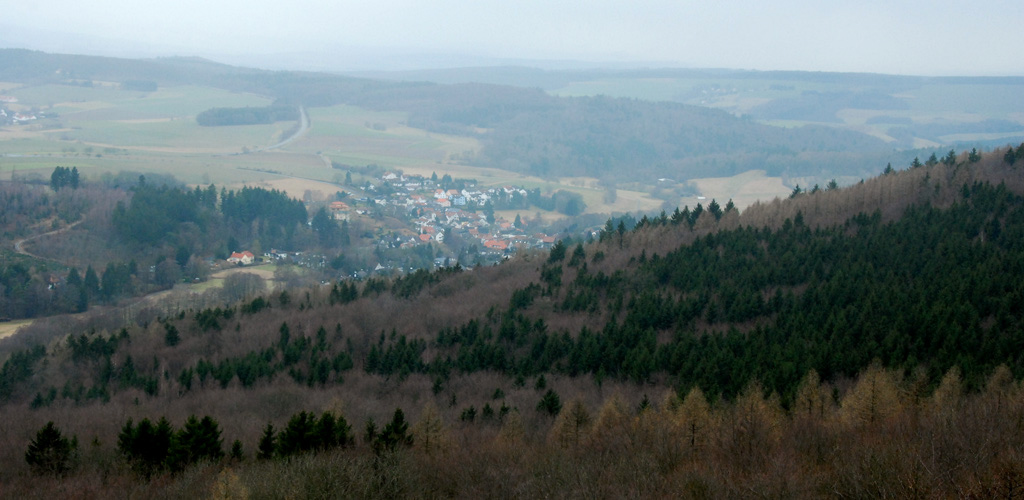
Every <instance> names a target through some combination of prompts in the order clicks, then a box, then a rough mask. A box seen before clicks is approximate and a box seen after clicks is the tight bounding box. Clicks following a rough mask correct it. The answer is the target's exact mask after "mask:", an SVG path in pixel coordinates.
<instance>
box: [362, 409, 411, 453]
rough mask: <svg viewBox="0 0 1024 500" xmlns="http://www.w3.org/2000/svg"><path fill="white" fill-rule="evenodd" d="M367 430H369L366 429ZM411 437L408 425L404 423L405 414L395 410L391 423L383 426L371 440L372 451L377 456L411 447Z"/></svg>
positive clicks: (400, 410)
mask: <svg viewBox="0 0 1024 500" xmlns="http://www.w3.org/2000/svg"><path fill="white" fill-rule="evenodd" d="M368 429H369V428H368ZM412 443H413V436H412V434H410V433H409V424H408V422H406V421H405V413H403V412H402V409H401V408H395V413H394V415H392V417H391V421H390V422H388V423H387V425H385V426H384V429H382V430H381V431H380V434H377V435H376V436H375V437H374V439H373V449H374V451H375V452H377V453H378V454H380V453H383V452H391V451H395V450H396V449H399V447H409V446H412Z"/></svg>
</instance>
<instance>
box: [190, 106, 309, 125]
mask: <svg viewBox="0 0 1024 500" xmlns="http://www.w3.org/2000/svg"><path fill="white" fill-rule="evenodd" d="M298 119H299V110H298V108H296V107H294V106H289V105H283V104H272V105H270V106H263V107H248V106H247V107H244V108H210V109H208V110H206V111H203V112H202V113H199V114H198V115H196V122H198V123H199V124H200V125H202V126H204V127H221V126H225V125H264V124H268V123H274V122H281V121H294V120H298Z"/></svg>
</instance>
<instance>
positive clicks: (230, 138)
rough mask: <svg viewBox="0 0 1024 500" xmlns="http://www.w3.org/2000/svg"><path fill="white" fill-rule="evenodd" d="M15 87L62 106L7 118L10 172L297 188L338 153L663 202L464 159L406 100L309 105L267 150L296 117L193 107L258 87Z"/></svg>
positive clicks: (483, 178)
mask: <svg viewBox="0 0 1024 500" xmlns="http://www.w3.org/2000/svg"><path fill="white" fill-rule="evenodd" d="M9 93H10V94H11V95H15V96H16V97H18V99H19V103H18V106H21V107H22V108H23V109H30V108H33V109H35V110H37V111H41V112H44V113H46V112H49V113H53V114H55V116H53V117H50V118H44V119H40V120H38V121H35V122H30V123H28V124H22V125H16V126H8V127H3V128H0V155H3V156H0V176H2V177H9V176H10V175H12V173H13V174H14V175H17V176H20V177H21V178H22V179H30V178H33V177H35V178H37V179H43V180H45V179H47V178H48V177H49V175H50V173H51V172H52V171H53V169H54V167H57V166H76V167H78V168H79V170H80V171H81V172H82V174H83V175H84V176H86V178H99V177H101V176H103V175H105V174H107V173H114V172H118V171H131V172H139V173H141V174H146V173H169V174H172V175H174V176H175V177H176V178H178V179H180V180H182V181H184V182H186V183H189V184H209V183H214V184H217V185H219V186H229V187H231V186H240V185H243V184H249V185H264V186H269V187H274V188H276V189H284V190H286V191H288V192H289V194H291V195H292V196H295V197H300V196H302V194H303V192H304V191H305V190H306V189H310V190H313V191H321V192H325V191H332V190H333V189H335V187H333V186H336V185H337V183H338V182H339V181H340V180H341V179H343V178H344V174H345V171H344V170H339V169H335V168H332V166H331V162H334V163H337V164H342V165H351V166H353V167H364V166H366V165H371V164H372V165H378V166H380V167H383V168H386V169H390V168H394V169H400V170H402V171H404V172H406V173H410V174H414V173H415V174H420V175H424V176H429V175H431V174H432V173H435V172H436V173H437V174H438V175H444V174H449V175H451V176H453V177H457V178H473V179H477V180H478V181H479V182H480V184H481V185H482V186H498V185H509V184H511V185H517V186H522V187H525V188H528V189H532V188H541V189H542V190H543V191H544V192H545V193H550V192H553V191H555V190H557V189H569V190H572V191H575V192H578V193H580V194H582V195H583V197H584V200H585V201H586V203H587V206H588V211H590V212H611V211H629V210H636V209H644V210H653V209H654V208H656V207H657V206H658V205H659V204H660V203H661V202H660V201H659V200H655V199H652V198H650V197H649V196H647V195H646V194H644V193H639V192H630V191H621V192H620V193H621V195H620V197H619V200H618V202H617V203H616V204H614V205H605V204H604V203H603V200H602V198H603V195H604V191H603V189H601V188H599V187H597V186H596V185H595V182H596V180H593V179H591V180H589V181H587V182H576V181H573V182H569V181H564V182H562V183H561V184H560V183H559V182H556V181H550V180H544V179H540V178H535V177H529V176H525V175H522V174H519V173H514V172H509V171H505V170H501V169H495V168H479V167H477V166H474V165H472V162H471V161H470V162H466V161H464V159H465V158H470V159H471V158H473V157H474V156H475V155H476V154H477V153H478V152H479V151H480V148H481V145H480V143H479V141H477V140H476V139H473V138H468V137H459V136H452V135H445V134H437V133H432V132H428V131H425V130H421V129H416V128H411V127H409V126H408V125H407V124H406V119H407V116H406V114H405V113H401V112H377V111H371V110H366V109H362V108H358V107H354V106H347V105H339V106H332V107H326V108H311V109H308V110H307V113H308V114H309V117H310V122H311V126H310V128H309V130H307V131H306V133H305V134H303V135H302V136H301V137H299V138H297V139H296V140H294V141H292V142H290V143H288V144H287V145H285V146H283V147H281V148H278V149H274V150H266V151H263V150H262V148H265V147H267V146H270V145H273V144H275V143H277V142H278V141H280V140H281V139H283V138H284V137H285V136H286V135H287V134H289V133H291V132H292V131H293V130H295V127H296V124H295V123H292V122H279V123H275V124H272V125H248V126H228V127H201V126H199V125H198V124H197V123H196V121H195V115H196V114H197V113H199V112H201V111H204V110H206V109H208V108H211V107H239V106H264V105H267V104H269V103H270V101H269V100H268V99H266V98H263V97H260V96H255V95H252V94H240V93H232V92H227V91H223V90H218V89H213V88H206V87H197V86H180V87H167V88H161V89H160V90H159V91H156V92H149V93H145V92H129V91H122V90H119V89H117V88H116V87H115V86H109V85H96V86H94V87H74V86H65V85H41V86H35V87H31V86H29V87H18V88H14V89H12V90H11V91H10V92H9ZM242 153H244V154H242ZM324 183H327V184H324Z"/></svg>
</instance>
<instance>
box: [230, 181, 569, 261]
mask: <svg viewBox="0 0 1024 500" xmlns="http://www.w3.org/2000/svg"><path fill="white" fill-rule="evenodd" d="M373 181H374V182H369V181H367V182H365V183H364V184H363V185H362V186H359V187H357V188H352V189H353V191H354V192H351V193H350V192H345V191H339V192H338V193H337V194H336V195H334V197H333V198H332V200H331V201H327V202H322V203H320V202H311V203H308V204H307V209H308V211H309V213H310V216H311V217H313V218H314V219H315V217H314V215H313V214H315V213H316V212H317V211H319V209H320V208H321V207H323V208H325V209H326V211H327V213H328V214H329V215H330V218H331V220H332V221H334V222H335V223H336V224H338V226H339V227H341V228H344V229H343V230H344V231H345V232H346V234H347V232H348V231H349V228H350V227H351V228H353V229H352V230H353V231H354V232H355V233H356V234H357V235H359V236H361V237H363V238H368V237H372V240H371V241H372V247H373V249H372V254H371V255H372V259H370V261H366V260H365V259H364V260H363V261H362V262H361V264H362V265H360V266H358V267H355V266H349V269H348V270H347V272H345V273H343V274H342V273H339V276H337V277H338V278H357V279H361V278H366V277H369V276H372V275H401V274H406V273H410V272H414V271H416V270H419V269H427V270H432V269H436V268H440V267H451V266H455V265H456V264H458V265H460V266H461V267H463V268H467V269H471V268H473V267H476V266H480V265H492V264H495V263H497V262H500V261H502V260H504V259H507V258H509V257H510V256H511V255H513V254H514V253H516V252H520V251H523V250H527V249H549V248H551V246H553V245H554V243H555V241H556V235H554V234H548V233H547V232H546V231H547V230H548V229H547V228H541V227H539V222H540V221H539V220H535V219H534V220H531V219H526V218H521V217H520V216H519V215H518V214H517V215H516V217H515V219H514V220H512V221H509V220H507V219H505V218H504V217H502V216H501V215H500V214H496V213H495V209H496V207H498V209H499V210H500V209H502V208H506V209H508V208H509V207H517V208H522V209H523V211H524V212H526V208H528V207H529V203H528V202H527V198H528V196H529V195H530V193H529V192H528V191H527V190H526V189H524V188H522V187H518V186H502V187H489V188H479V187H477V185H476V182H475V181H472V180H465V179H452V178H451V177H450V176H448V175H445V176H443V177H442V178H440V179H439V178H437V176H436V174H435V175H433V176H431V177H429V178H428V177H425V176H421V175H414V174H403V173H401V172H385V173H384V174H383V175H381V176H380V177H379V178H374V179H373ZM339 198H340V199H339ZM385 219H387V220H388V221H390V222H392V223H394V222H395V221H398V222H399V223H400V224H401V225H400V226H397V227H396V226H394V225H393V224H392V225H391V226H385V225H384V224H383V223H382V221H384V220H385ZM313 224H314V222H313V221H312V220H311V221H310V225H313ZM534 226H537V227H534ZM356 228H358V229H356ZM368 228H373V230H372V231H371V230H369V229H368ZM343 253H345V252H343ZM348 253H349V254H356V253H358V251H357V250H355V249H352V250H350V251H349V252H348ZM254 257H255V256H253V255H252V253H251V252H248V251H243V252H237V253H235V254H233V255H232V256H231V258H230V259H229V261H230V262H231V263H232V264H236V265H248V264H252V263H257V264H258V263H259V262H260V261H263V262H278V263H285V262H288V263H292V264H295V265H298V266H301V267H306V268H310V269H319V270H325V271H327V270H329V268H331V267H332V265H331V264H332V259H333V257H332V256H327V255H321V254H318V253H316V252H301V251H288V250H280V249H270V250H267V251H264V252H262V259H255V260H254ZM339 267H340V266H339Z"/></svg>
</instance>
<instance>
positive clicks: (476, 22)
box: [0, 0, 1024, 76]
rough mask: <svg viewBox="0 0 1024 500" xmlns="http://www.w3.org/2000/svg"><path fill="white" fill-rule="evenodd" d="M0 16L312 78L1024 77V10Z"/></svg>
mask: <svg viewBox="0 0 1024 500" xmlns="http://www.w3.org/2000/svg"><path fill="white" fill-rule="evenodd" d="M0 10H2V12H3V15H2V17H0V47H8V48H11V47H20V48H31V49H36V50H44V51H47V52H63V53H90V54H92V53H95V54H99V55H118V56H130V57H138V56H155V55H181V56H200V57H207V58H210V59H214V60H220V61H224V62H232V61H239V60H246V61H259V60H260V58H265V59H266V60H267V61H277V62H276V63H273V64H271V63H268V66H273V65H274V64H278V65H280V64H283V63H282V62H281V61H287V60H288V57H292V58H293V59H292V66H316V65H317V62H318V61H319V62H320V65H321V66H323V67H320V68H316V67H308V68H303V69H335V70H346V69H349V70H367V69H384V70H387V69H423V68H425V67H431V66H445V65H481V64H488V61H502V62H504V63H508V62H509V61H578V62H587V63H593V64H595V65H601V64H610V65H623V64H627V65H635V66H638V67H659V66H681V67H698V68H731V69H754V70H801V71H840V72H871V73H890V74H913V75H954V76H960V75H988V76H999V75H1015V76H1018V75H1024V63H1022V62H1021V61H1022V59H1021V57H1020V52H1021V49H1022V48H1024V37H1022V30H1021V26H1024V1H1021V0H973V1H966V0H964V1H952V0H905V1H903V0H887V1H878V0H859V1H857V2H852V1H846V0H840V1H828V0H762V1H753V0H719V1H708V0H698V1H691V0H632V1H619V0H616V1H613V0H586V1H580V0H503V1H494V0H363V1H350V0H288V1H282V0H273V1H268V0H175V1H165V0H151V1H139V0H132V1H125V0H90V1H89V2H82V1H81V0H32V1H19V2H13V1H12V2H8V3H7V5H6V6H4V7H3V9H0ZM299 54H302V56H301V57H300V56H299ZM375 61H376V62H375ZM375 65H378V66H379V67H374V66H375ZM345 66H349V67H345ZM387 66H391V67H387ZM396 66H405V67H396ZM417 66H420V67H417ZM292 69H299V68H292Z"/></svg>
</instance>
